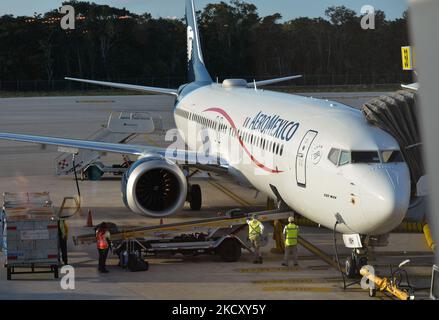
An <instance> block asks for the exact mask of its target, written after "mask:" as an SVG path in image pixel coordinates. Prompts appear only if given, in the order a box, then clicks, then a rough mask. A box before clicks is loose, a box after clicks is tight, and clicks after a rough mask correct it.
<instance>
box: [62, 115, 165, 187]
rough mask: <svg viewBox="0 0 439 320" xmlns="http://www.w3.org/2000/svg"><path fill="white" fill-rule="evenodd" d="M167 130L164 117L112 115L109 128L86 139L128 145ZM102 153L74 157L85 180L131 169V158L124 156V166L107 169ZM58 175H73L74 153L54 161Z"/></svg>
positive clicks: (64, 154) (83, 151) (98, 131)
mask: <svg viewBox="0 0 439 320" xmlns="http://www.w3.org/2000/svg"><path fill="white" fill-rule="evenodd" d="M160 130H164V129H163V121H162V119H161V118H153V117H152V115H150V114H149V113H147V112H131V111H123V112H112V113H111V114H110V117H109V119H108V122H107V124H106V125H103V126H102V127H101V128H100V129H99V130H97V131H96V132H95V133H93V134H92V135H91V136H89V137H88V138H87V140H90V141H99V142H109V143H128V142H130V141H131V140H133V139H134V138H136V137H137V136H138V135H142V134H151V133H153V132H156V131H160ZM104 155H105V154H103V153H102V152H98V151H93V150H80V151H79V153H78V154H77V155H76V156H75V165H76V171H77V172H79V173H80V174H81V177H82V178H83V179H85V180H87V179H90V180H99V179H100V177H101V176H102V175H103V174H104V173H106V172H108V173H113V174H123V173H124V172H125V170H126V169H127V168H128V167H129V162H130V161H129V158H128V157H126V156H124V157H123V160H124V161H123V164H122V165H113V166H110V167H107V166H105V165H103V164H102V163H101V162H99V160H100V159H101V158H102V156H104ZM54 165H55V174H56V175H57V176H67V175H71V174H73V173H74V171H73V170H74V169H73V159H72V154H71V153H62V154H61V155H60V156H59V157H57V158H56V159H55V163H54Z"/></svg>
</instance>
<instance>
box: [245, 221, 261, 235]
mask: <svg viewBox="0 0 439 320" xmlns="http://www.w3.org/2000/svg"><path fill="white" fill-rule="evenodd" d="M260 235H261V223H260V222H259V221H258V220H253V221H250V223H249V224H248V237H249V238H250V239H254V238H256V237H257V236H260Z"/></svg>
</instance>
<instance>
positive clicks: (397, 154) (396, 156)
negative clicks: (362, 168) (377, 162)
mask: <svg viewBox="0 0 439 320" xmlns="http://www.w3.org/2000/svg"><path fill="white" fill-rule="evenodd" d="M381 154H382V156H383V162H384V163H396V162H404V158H403V157H402V153H401V151H397V150H388V151H382V152H381Z"/></svg>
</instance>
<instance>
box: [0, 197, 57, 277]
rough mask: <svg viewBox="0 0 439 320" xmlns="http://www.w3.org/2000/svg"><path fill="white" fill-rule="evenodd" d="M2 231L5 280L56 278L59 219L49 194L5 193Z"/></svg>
mask: <svg viewBox="0 0 439 320" xmlns="http://www.w3.org/2000/svg"><path fill="white" fill-rule="evenodd" d="M1 230H2V234H1V236H2V241H1V244H2V251H3V253H4V256H5V258H6V260H5V267H6V268H7V278H8V280H11V278H12V275H14V274H27V273H53V274H54V277H55V278H58V269H59V247H58V245H59V243H58V217H57V215H56V213H55V211H54V208H53V205H52V201H51V200H50V196H49V193H48V192H43V193H4V194H3V207H2V212H1Z"/></svg>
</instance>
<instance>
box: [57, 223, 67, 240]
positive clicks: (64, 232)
mask: <svg viewBox="0 0 439 320" xmlns="http://www.w3.org/2000/svg"><path fill="white" fill-rule="evenodd" d="M59 229H60V232H61V236H62V237H64V238H67V237H68V235H69V227H68V225H67V222H66V220H64V219H62V220H59Z"/></svg>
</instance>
